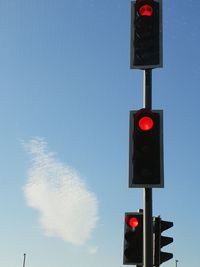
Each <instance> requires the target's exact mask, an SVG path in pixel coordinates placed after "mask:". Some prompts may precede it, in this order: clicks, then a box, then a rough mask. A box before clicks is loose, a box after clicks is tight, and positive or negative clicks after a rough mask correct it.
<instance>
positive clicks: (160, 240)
mask: <svg viewBox="0 0 200 267" xmlns="http://www.w3.org/2000/svg"><path fill="white" fill-rule="evenodd" d="M172 226H173V222H169V221H162V220H161V218H160V217H154V218H153V228H154V230H153V232H154V234H153V235H154V257H153V259H154V266H155V267H159V266H160V264H162V263H163V262H165V261H168V260H170V259H172V258H173V254H172V253H168V252H163V251H161V248H162V247H164V246H167V245H168V244H170V243H172V242H173V238H172V237H167V236H162V235H161V234H162V232H163V231H165V230H167V229H169V228H171V227H172Z"/></svg>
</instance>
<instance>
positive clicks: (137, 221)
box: [123, 212, 143, 265]
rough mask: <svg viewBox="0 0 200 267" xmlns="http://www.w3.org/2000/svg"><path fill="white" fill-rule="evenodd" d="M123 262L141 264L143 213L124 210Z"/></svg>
mask: <svg viewBox="0 0 200 267" xmlns="http://www.w3.org/2000/svg"><path fill="white" fill-rule="evenodd" d="M123 264H125V265H143V214H142V213H139V212H126V213H125V220H124V254H123Z"/></svg>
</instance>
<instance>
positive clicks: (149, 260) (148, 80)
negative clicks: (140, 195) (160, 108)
mask: <svg viewBox="0 0 200 267" xmlns="http://www.w3.org/2000/svg"><path fill="white" fill-rule="evenodd" d="M143 101H144V103H143V106H144V108H148V109H151V108H152V70H151V69H148V70H144V95H143ZM143 232H144V242H143V243H144V246H143V247H144V249H143V252H144V254H143V259H144V267H153V225H152V188H144V229H143Z"/></svg>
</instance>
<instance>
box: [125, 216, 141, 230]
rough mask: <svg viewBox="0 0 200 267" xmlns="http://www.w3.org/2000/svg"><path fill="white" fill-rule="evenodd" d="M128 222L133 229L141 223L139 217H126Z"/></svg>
mask: <svg viewBox="0 0 200 267" xmlns="http://www.w3.org/2000/svg"><path fill="white" fill-rule="evenodd" d="M126 223H127V225H128V226H129V227H131V228H132V229H134V228H136V227H137V226H138V225H139V222H138V219H137V218H136V217H129V216H127V217H126Z"/></svg>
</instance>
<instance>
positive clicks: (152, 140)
mask: <svg viewBox="0 0 200 267" xmlns="http://www.w3.org/2000/svg"><path fill="white" fill-rule="evenodd" d="M129 187H149V188H153V187H164V171H163V112H162V110H153V111H151V110H149V109H141V110H139V111H131V112H130V130H129Z"/></svg>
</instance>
